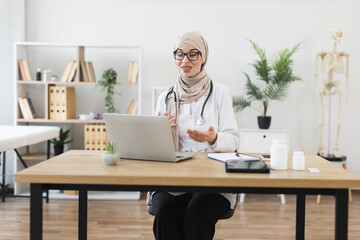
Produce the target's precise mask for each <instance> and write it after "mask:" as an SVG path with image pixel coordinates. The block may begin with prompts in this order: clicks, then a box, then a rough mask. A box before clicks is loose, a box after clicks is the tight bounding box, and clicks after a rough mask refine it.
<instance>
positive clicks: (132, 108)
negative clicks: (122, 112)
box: [126, 100, 139, 114]
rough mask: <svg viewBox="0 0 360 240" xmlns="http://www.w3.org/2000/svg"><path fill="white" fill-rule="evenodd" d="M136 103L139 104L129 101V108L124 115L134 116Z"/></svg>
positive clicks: (135, 101) (136, 101)
mask: <svg viewBox="0 0 360 240" xmlns="http://www.w3.org/2000/svg"><path fill="white" fill-rule="evenodd" d="M138 102H139V101H138V100H131V102H130V104H129V107H128V109H127V111H126V114H135V113H136V108H137V105H138Z"/></svg>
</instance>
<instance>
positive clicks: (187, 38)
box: [166, 32, 211, 151]
mask: <svg viewBox="0 0 360 240" xmlns="http://www.w3.org/2000/svg"><path fill="white" fill-rule="evenodd" d="M186 43H187V44H189V45H191V46H193V47H194V48H196V49H197V50H199V51H200V52H201V56H202V65H201V71H200V72H199V73H198V74H197V75H196V76H193V77H189V78H188V77H184V76H182V75H179V77H178V79H177V81H176V82H175V85H174V92H175V94H176V100H177V101H176V103H175V100H174V98H173V97H171V95H169V99H168V100H167V103H166V109H167V112H168V113H169V114H170V115H174V116H175V122H174V123H175V126H174V127H173V128H172V135H173V139H174V144H175V149H176V150H177V151H178V150H179V134H178V126H179V122H178V116H179V110H180V104H181V103H190V102H194V101H196V100H198V99H200V98H201V97H202V96H204V95H205V93H206V92H207V91H208V90H209V88H210V82H211V80H210V77H209V76H208V75H207V73H206V71H205V69H204V67H205V64H206V62H207V57H208V54H209V50H208V45H207V42H206V40H205V38H204V37H203V36H202V35H201V34H200V33H198V32H187V33H184V34H183V35H181V36H179V37H178V38H177V41H176V44H175V47H174V51H176V50H177V49H179V48H180V47H181V46H182V45H183V44H186ZM175 105H176V106H175ZM180 124H181V123H180Z"/></svg>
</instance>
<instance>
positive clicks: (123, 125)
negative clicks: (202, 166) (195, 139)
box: [104, 113, 194, 162]
mask: <svg viewBox="0 0 360 240" xmlns="http://www.w3.org/2000/svg"><path fill="white" fill-rule="evenodd" d="M104 120H105V125H106V129H107V132H108V135H109V140H110V142H111V143H115V144H116V153H117V154H118V155H119V158H128V159H139V160H154V161H166V162H177V161H180V160H185V159H189V158H192V157H193V156H194V155H193V154H186V153H176V152H175V147H174V141H173V138H172V134H171V129H170V123H169V119H168V118H167V117H163V116H162V117H160V116H142V115H129V114H114V113H104Z"/></svg>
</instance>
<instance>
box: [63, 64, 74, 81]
mask: <svg viewBox="0 0 360 240" xmlns="http://www.w3.org/2000/svg"><path fill="white" fill-rule="evenodd" d="M74 63H75V61H74V60H69V61H68V62H67V64H66V66H65V70H64V73H63V75H62V77H61V80H60V82H67V79H68V77H69V73H70V71H71V69H72V67H73V64H74Z"/></svg>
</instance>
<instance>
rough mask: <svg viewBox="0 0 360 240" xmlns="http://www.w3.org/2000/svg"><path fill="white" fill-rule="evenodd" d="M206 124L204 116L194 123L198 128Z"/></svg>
mask: <svg viewBox="0 0 360 240" xmlns="http://www.w3.org/2000/svg"><path fill="white" fill-rule="evenodd" d="M205 123H206V118H204V116H200V118H199V119H198V120H197V121H196V124H197V125H198V126H202V125H204V124H205Z"/></svg>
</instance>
